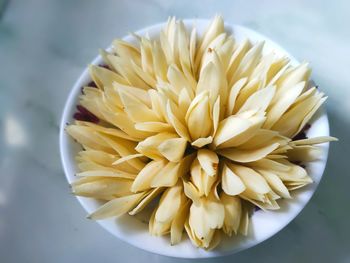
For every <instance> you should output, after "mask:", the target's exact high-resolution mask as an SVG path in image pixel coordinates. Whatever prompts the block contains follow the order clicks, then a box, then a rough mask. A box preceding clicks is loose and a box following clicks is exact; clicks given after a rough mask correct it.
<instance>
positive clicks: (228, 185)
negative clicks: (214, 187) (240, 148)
mask: <svg viewBox="0 0 350 263" xmlns="http://www.w3.org/2000/svg"><path fill="white" fill-rule="evenodd" d="M221 187H222V190H224V192H225V193H226V194H228V195H239V194H240V193H242V192H244V190H245V189H246V187H245V185H244V183H243V182H242V180H241V179H240V177H239V176H237V175H236V174H235V173H234V172H233V171H232V170H231V169H230V168H229V167H228V166H227V165H226V164H224V165H223V168H222V173H221Z"/></svg>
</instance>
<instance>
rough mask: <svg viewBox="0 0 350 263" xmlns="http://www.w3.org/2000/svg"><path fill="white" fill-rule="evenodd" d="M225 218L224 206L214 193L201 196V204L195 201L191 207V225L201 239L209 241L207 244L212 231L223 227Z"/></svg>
mask: <svg viewBox="0 0 350 263" xmlns="http://www.w3.org/2000/svg"><path fill="white" fill-rule="evenodd" d="M224 218H225V209H224V206H223V204H222V203H221V202H219V201H218V200H216V198H215V197H214V196H213V195H209V196H208V197H203V198H201V199H200V203H199V205H197V204H195V203H193V204H192V205H191V207H190V216H189V225H190V227H191V228H192V229H193V231H194V233H195V235H196V236H197V237H198V238H199V239H201V240H203V242H206V241H208V242H206V243H207V244H209V243H210V239H211V238H212V234H211V231H212V230H213V229H217V228H221V227H222V226H223V224H224ZM208 239H209V240H208Z"/></svg>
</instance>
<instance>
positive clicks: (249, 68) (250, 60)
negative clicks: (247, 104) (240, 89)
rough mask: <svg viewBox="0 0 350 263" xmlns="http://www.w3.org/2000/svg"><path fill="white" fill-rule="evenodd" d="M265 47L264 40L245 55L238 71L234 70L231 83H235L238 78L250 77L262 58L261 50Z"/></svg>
mask: <svg viewBox="0 0 350 263" xmlns="http://www.w3.org/2000/svg"><path fill="white" fill-rule="evenodd" d="M263 47H264V42H259V43H257V44H255V45H254V46H253V47H252V48H251V49H250V50H249V51H248V52H247V53H246V54H245V55H244V57H243V59H242V61H241V62H240V64H239V66H238V67H237V69H236V71H235V72H234V74H233V76H232V79H231V81H230V84H231V83H235V82H236V81H237V80H239V79H241V78H244V77H249V76H250V74H251V73H252V72H253V70H254V68H255V66H256V65H257V63H258V62H259V60H260V57H261V52H262V50H263Z"/></svg>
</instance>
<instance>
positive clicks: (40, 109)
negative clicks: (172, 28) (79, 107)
mask: <svg viewBox="0 0 350 263" xmlns="http://www.w3.org/2000/svg"><path fill="white" fill-rule="evenodd" d="M349 9H350V3H349V1H346V0H343V1H317V0H312V1H301V0H300V1H258V0H257V1H243V0H242V1H230V0H227V1H218V0H216V1H214V0H202V1H195V0H193V1H185V0H168V1H161V0H150V1H143V0H136V1H130V0H129V1H127V0H119V1H116V0H105V1H97V0H96V1H93V0H61V1H60V0H56V1H55V0H26V1H24V0H22V1H20V0H10V1H9V3H8V4H5V1H4V0H2V1H0V16H1V17H0V61H1V70H0V171H1V172H0V261H1V262H4V263H7V262H86V263H88V262H143V261H148V262H151V261H152V262H164V263H170V262H190V260H177V259H173V258H167V257H162V256H158V255H154V254H150V253H148V252H144V251H141V250H139V249H137V248H134V247H132V246H130V245H128V244H126V243H123V242H121V241H119V240H118V239H116V238H115V237H113V236H112V235H111V234H109V233H107V232H106V231H105V230H103V229H102V228H101V227H100V226H99V225H98V224H96V223H94V222H92V221H89V220H86V219H85V212H84V210H83V208H82V207H81V206H80V204H79V203H78V202H77V201H76V200H75V197H74V196H72V195H70V194H69V187H68V184H67V182H66V179H65V177H64V174H63V171H62V167H61V163H60V158H59V148H58V130H59V127H58V125H59V120H60V117H61V112H62V109H63V105H64V103H65V100H66V98H67V96H68V93H69V90H70V88H71V87H72V85H73V83H74V81H75V80H76V78H77V77H78V76H79V74H80V73H81V71H82V70H83V68H84V67H85V66H86V65H87V64H88V62H89V61H91V60H92V59H93V58H94V57H95V55H96V53H97V50H98V48H101V47H102V48H103V47H106V46H108V45H109V43H110V42H111V40H112V39H113V38H114V37H121V36H123V35H125V34H126V33H127V32H129V31H133V30H137V29H139V28H142V27H144V26H145V25H151V24H154V23H157V22H162V21H164V20H166V18H167V17H168V16H169V15H176V16H177V17H181V18H191V17H204V18H210V17H212V16H213V15H214V14H216V13H220V14H222V15H223V16H224V18H225V19H226V20H227V21H228V22H230V23H237V24H242V25H245V26H248V27H251V28H253V29H255V30H258V31H260V32H261V33H263V34H266V35H267V36H269V37H270V38H272V39H273V40H275V41H276V42H278V43H280V44H281V45H282V46H283V47H285V48H286V49H287V50H289V51H290V52H291V53H292V54H294V55H295V57H296V58H298V59H300V60H307V61H310V62H311V65H312V67H313V78H314V79H315V81H316V82H317V83H318V84H319V86H320V88H321V89H322V90H323V91H325V92H326V93H327V94H328V95H329V99H328V102H327V109H328V113H329V118H330V125H331V134H332V135H333V136H336V137H338V138H339V139H340V142H339V143H334V144H332V145H331V150H330V159H329V162H328V165H327V169H326V171H325V175H324V178H323V180H322V182H321V184H320V187H319V189H318V190H317V192H316V194H315V196H314V197H313V199H312V200H311V202H310V203H309V204H308V205H307V207H306V208H305V209H304V210H303V212H302V213H301V214H300V215H299V216H298V217H297V218H296V219H295V220H294V221H293V222H292V223H291V224H290V225H289V226H288V227H287V228H285V229H284V230H283V231H281V232H280V233H278V234H277V235H275V236H274V237H273V238H271V239H269V240H267V241H265V242H264V243H262V244H260V245H258V246H256V247H254V248H251V249H249V250H246V251H243V252H241V253H239V254H236V255H233V256H229V257H224V258H220V259H208V260H203V262H271V263H273V262H287V263H288V262H337V263H338V262H350V250H349V247H350V227H349V217H350V210H349V200H350V194H349V185H350V174H349V168H348V165H347V164H348V158H349V156H350V150H349V147H350V137H349V134H350V103H349V101H350V91H349V89H350V77H349V66H350V63H349V58H350V48H349V46H350V30H349V25H350V16H349V15H348V11H349ZM192 261H193V260H192Z"/></svg>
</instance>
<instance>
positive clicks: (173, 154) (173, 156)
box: [158, 138, 187, 162]
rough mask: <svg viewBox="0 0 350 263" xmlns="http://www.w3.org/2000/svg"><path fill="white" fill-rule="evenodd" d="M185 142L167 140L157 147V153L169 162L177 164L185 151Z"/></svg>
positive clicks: (175, 139) (173, 139)
mask: <svg viewBox="0 0 350 263" xmlns="http://www.w3.org/2000/svg"><path fill="white" fill-rule="evenodd" d="M186 146H187V140H186V139H184V138H172V139H167V140H165V141H164V142H162V143H161V144H160V145H159V146H158V151H159V152H160V153H161V154H162V155H163V156H164V157H165V158H167V159H168V160H169V161H171V162H179V161H180V160H181V159H182V157H183V155H184V153H185V150H186Z"/></svg>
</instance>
